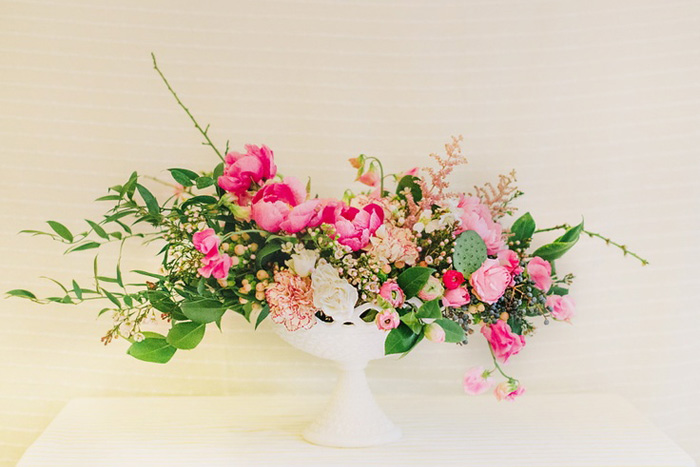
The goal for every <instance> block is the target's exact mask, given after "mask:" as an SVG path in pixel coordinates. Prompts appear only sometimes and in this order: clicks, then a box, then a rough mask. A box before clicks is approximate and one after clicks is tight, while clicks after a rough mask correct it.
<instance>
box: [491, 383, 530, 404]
mask: <svg viewBox="0 0 700 467" xmlns="http://www.w3.org/2000/svg"><path fill="white" fill-rule="evenodd" d="M524 392H525V387H524V386H522V385H520V384H518V383H512V382H510V381H503V382H502V383H500V384H499V385H498V386H496V389H494V391H493V395H494V396H496V399H498V400H499V401H504V400H505V401H512V400H515V398H516V397H518V396H519V395H521V394H522V393H524Z"/></svg>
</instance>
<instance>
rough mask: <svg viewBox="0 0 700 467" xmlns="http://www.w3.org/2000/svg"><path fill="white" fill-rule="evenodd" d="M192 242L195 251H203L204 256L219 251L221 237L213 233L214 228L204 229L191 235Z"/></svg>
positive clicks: (212, 254)
mask: <svg viewBox="0 0 700 467" xmlns="http://www.w3.org/2000/svg"><path fill="white" fill-rule="evenodd" d="M192 243H193V244H194V247H195V249H197V251H199V252H200V253H204V256H206V257H210V256H214V255H216V254H217V253H218V252H219V245H220V244H221V239H220V238H219V237H218V236H217V235H216V233H214V229H204V230H202V231H201V232H197V233H195V234H194V235H193V236H192Z"/></svg>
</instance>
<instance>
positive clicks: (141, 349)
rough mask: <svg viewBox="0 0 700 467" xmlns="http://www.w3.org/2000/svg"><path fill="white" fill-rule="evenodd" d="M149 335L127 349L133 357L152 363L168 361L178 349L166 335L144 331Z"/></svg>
mask: <svg viewBox="0 0 700 467" xmlns="http://www.w3.org/2000/svg"><path fill="white" fill-rule="evenodd" d="M144 335H146V336H148V337H146V338H145V339H144V340H142V341H141V342H134V343H133V344H131V346H130V347H129V349H128V350H127V351H126V353H127V354H129V355H131V356H132V357H134V358H136V359H138V360H143V361H144V362H152V363H168V362H169V361H170V359H171V358H173V355H175V352H176V351H177V349H176V348H175V347H173V346H172V345H170V344H169V343H168V341H167V340H166V338H165V336H162V335H160V334H156V333H144Z"/></svg>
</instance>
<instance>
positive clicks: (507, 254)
mask: <svg viewBox="0 0 700 467" xmlns="http://www.w3.org/2000/svg"><path fill="white" fill-rule="evenodd" d="M497 258H498V264H500V265H501V266H503V267H504V268H506V269H507V270H508V272H509V273H510V275H511V276H517V275H518V274H520V273H521V272H523V268H522V267H521V266H520V257H519V256H518V254H517V253H516V252H514V251H513V250H501V251H499V252H498V255H497Z"/></svg>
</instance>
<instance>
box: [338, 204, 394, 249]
mask: <svg viewBox="0 0 700 467" xmlns="http://www.w3.org/2000/svg"><path fill="white" fill-rule="evenodd" d="M383 222H384V210H383V209H382V207H381V206H379V205H378V204H374V203H371V204H368V205H367V206H365V207H363V208H362V209H357V208H353V207H348V208H346V209H343V211H342V212H341V214H340V217H339V218H338V219H337V220H336V222H335V232H336V234H337V236H338V243H340V244H341V245H346V246H349V247H350V248H351V249H352V251H357V250H360V249H361V248H364V247H365V246H367V244H368V243H369V240H370V237H371V236H372V235H374V233H375V232H376V231H377V229H378V228H379V226H381V225H382V223H383Z"/></svg>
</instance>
